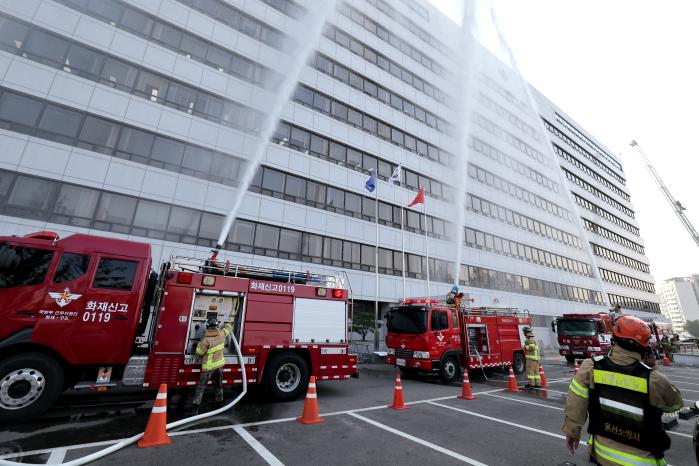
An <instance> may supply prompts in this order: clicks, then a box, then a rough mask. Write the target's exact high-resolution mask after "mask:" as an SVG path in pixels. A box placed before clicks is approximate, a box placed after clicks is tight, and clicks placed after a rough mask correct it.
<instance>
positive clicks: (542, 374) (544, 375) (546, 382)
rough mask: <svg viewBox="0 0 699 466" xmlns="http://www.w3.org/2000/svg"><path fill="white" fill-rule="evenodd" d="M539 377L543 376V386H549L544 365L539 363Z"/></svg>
mask: <svg viewBox="0 0 699 466" xmlns="http://www.w3.org/2000/svg"><path fill="white" fill-rule="evenodd" d="M539 377H540V378H541V388H546V387H548V386H549V381H548V380H546V374H544V367H543V366H542V365H539Z"/></svg>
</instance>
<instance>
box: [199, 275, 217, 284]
mask: <svg viewBox="0 0 699 466" xmlns="http://www.w3.org/2000/svg"><path fill="white" fill-rule="evenodd" d="M201 284H202V285H204V286H214V285H215V284H216V277H214V276H213V275H204V276H203V277H202V278H201Z"/></svg>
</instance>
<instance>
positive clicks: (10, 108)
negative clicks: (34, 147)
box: [0, 92, 43, 127]
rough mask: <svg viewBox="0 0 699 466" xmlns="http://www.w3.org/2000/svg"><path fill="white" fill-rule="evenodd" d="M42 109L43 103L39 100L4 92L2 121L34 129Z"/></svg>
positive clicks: (0, 112)
mask: <svg viewBox="0 0 699 466" xmlns="http://www.w3.org/2000/svg"><path fill="white" fill-rule="evenodd" d="M42 107H43V105H42V103H41V102H38V101H37V100H34V99H31V98H29V97H24V96H21V95H17V94H13V93H11V92H3V94H2V98H1V99H0V119H2V120H7V121H10V122H12V123H18V124H20V125H25V126H30V127H33V126H36V120H37V118H39V113H41V108H42Z"/></svg>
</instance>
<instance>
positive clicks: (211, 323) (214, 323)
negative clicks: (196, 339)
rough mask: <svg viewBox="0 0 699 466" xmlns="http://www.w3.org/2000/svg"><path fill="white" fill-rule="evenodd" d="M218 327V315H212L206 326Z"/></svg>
mask: <svg viewBox="0 0 699 466" xmlns="http://www.w3.org/2000/svg"><path fill="white" fill-rule="evenodd" d="M216 327H218V319H217V318H216V317H212V318H211V319H208V320H207V321H206V328H216Z"/></svg>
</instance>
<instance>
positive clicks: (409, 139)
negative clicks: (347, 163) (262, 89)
mask: <svg viewBox="0 0 699 466" xmlns="http://www.w3.org/2000/svg"><path fill="white" fill-rule="evenodd" d="M293 100H294V101H295V102H297V103H300V104H302V105H305V106H307V107H311V108H313V109H315V110H317V111H319V112H321V113H324V114H326V115H329V116H331V117H333V118H335V119H337V120H340V121H342V122H343V123H347V124H348V125H350V126H354V127H355V128H358V129H361V130H363V131H366V132H367V133H370V134H371V135H372V136H376V137H379V138H381V139H383V140H385V141H388V142H390V143H392V144H395V145H396V146H398V147H401V148H403V149H405V150H407V151H410V152H413V153H415V154H417V155H419V156H420V157H425V158H427V159H430V160H432V161H433V162H437V163H440V164H442V165H446V166H451V165H452V158H453V156H452V155H451V154H450V153H449V152H447V151H445V150H444V149H440V148H438V147H437V146H435V145H432V144H429V143H427V142H426V141H423V140H422V139H418V138H416V137H414V136H412V135H411V134H408V133H406V132H405V131H403V130H401V129H398V128H396V127H395V126H392V125H388V124H386V123H384V122H383V121H381V120H378V119H376V118H374V117H373V116H372V115H369V114H368V113H365V112H362V111H360V110H357V109H355V108H354V107H350V106H349V105H346V104H344V103H342V102H340V101H339V100H337V99H335V98H333V97H329V96H327V95H325V94H322V93H320V92H319V91H317V90H315V89H312V88H310V87H308V86H305V85H299V86H298V87H297V88H296V90H295V91H294V95H293Z"/></svg>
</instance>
